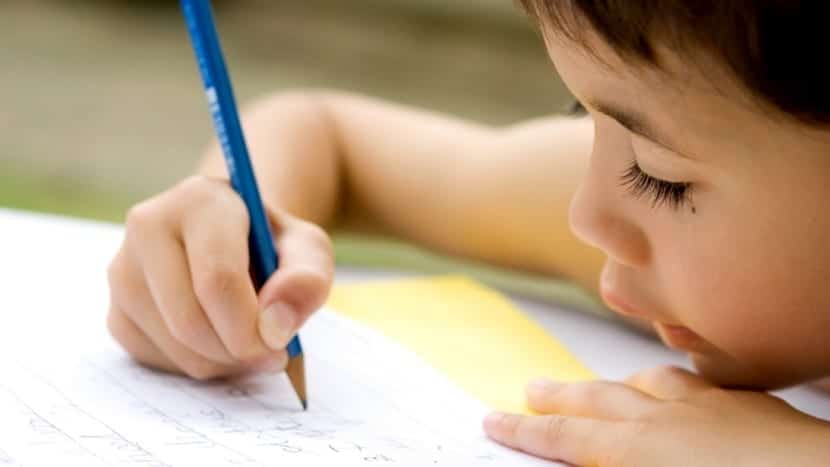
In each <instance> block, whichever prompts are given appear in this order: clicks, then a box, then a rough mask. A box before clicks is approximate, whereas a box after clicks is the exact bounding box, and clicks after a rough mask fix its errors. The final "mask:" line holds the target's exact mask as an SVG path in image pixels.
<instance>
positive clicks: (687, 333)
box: [600, 283, 706, 352]
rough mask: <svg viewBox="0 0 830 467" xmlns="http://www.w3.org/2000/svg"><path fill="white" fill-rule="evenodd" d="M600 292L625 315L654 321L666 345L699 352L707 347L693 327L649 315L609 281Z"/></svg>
mask: <svg viewBox="0 0 830 467" xmlns="http://www.w3.org/2000/svg"><path fill="white" fill-rule="evenodd" d="M600 294H601V295H602V299H603V301H605V303H606V304H607V305H608V307H609V308H611V309H612V310H614V311H616V312H617V313H619V314H621V315H624V316H631V317H634V318H639V319H645V320H647V321H651V322H652V326H653V327H654V330H655V331H656V332H657V334H658V335H659V336H660V339H661V340H662V341H663V343H665V344H666V346H668V347H670V348H672V349H676V350H681V351H686V352H698V351H703V350H704V349H705V348H706V341H705V340H703V338H702V337H700V335H698V334H697V333H695V332H694V331H692V330H691V329H689V328H687V327H685V326H681V325H679V324H670V323H666V322H663V321H660V320H659V319H657V318H656V317H653V316H649V315H648V314H646V313H645V312H644V311H643V310H642V309H640V308H638V307H636V306H634V305H632V304H631V302H629V301H628V300H626V299H624V298H622V296H621V294H619V293H617V292H615V291H614V290H613V289H612V288H611V287H608V286H607V283H602V284H601V286H600Z"/></svg>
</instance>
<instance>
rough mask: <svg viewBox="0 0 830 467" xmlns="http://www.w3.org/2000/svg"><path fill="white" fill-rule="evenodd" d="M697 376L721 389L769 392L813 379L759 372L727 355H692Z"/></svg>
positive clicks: (759, 370) (779, 373) (779, 370)
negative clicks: (698, 374)
mask: <svg viewBox="0 0 830 467" xmlns="http://www.w3.org/2000/svg"><path fill="white" fill-rule="evenodd" d="M691 360H692V363H693V364H694V366H695V368H696V369H697V371H698V373H700V375H701V376H702V377H704V378H705V379H706V380H708V381H709V382H711V383H713V384H716V385H718V386H720V387H725V388H731V389H746V390H753V391H770V390H775V389H781V388H785V387H788V386H793V385H795V384H800V383H803V382H806V381H807V380H809V379H810V378H805V377H804V376H803V375H798V374H796V373H795V372H793V371H781V370H782V369H781V368H776V369H772V368H764V369H761V368H758V367H754V366H751V365H747V364H744V363H741V362H739V361H737V360H735V359H733V358H732V357H729V356H727V355H724V354H718V355H716V356H712V355H703V354H691Z"/></svg>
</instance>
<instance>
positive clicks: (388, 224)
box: [202, 92, 601, 289]
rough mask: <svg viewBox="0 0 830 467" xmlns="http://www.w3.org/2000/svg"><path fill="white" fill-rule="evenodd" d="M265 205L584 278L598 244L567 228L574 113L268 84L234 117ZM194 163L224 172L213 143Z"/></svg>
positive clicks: (581, 161) (590, 283)
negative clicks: (443, 110)
mask: <svg viewBox="0 0 830 467" xmlns="http://www.w3.org/2000/svg"><path fill="white" fill-rule="evenodd" d="M244 124H245V128H246V132H247V136H248V140H249V145H250V148H251V154H252V158H253V161H254V165H255V166H256V167H257V174H258V177H259V179H260V185H261V189H262V191H263V198H264V200H265V202H266V203H267V204H270V205H272V206H280V207H281V208H283V209H286V210H288V211H289V212H291V213H293V214H295V215H297V216H299V217H302V218H305V219H308V220H311V221H313V222H315V223H318V224H320V225H323V226H325V227H333V226H337V225H340V226H351V227H358V228H362V229H368V230H373V231H377V232H381V233H385V234H390V235H394V236H396V237H399V238H403V239H406V240H410V241H414V242H416V243H419V244H421V245H424V246H427V247H430V248H433V249H436V250H439V251H444V252H448V253H451V254H455V255H460V256H465V257H469V258H474V259H478V260H483V261H488V262H491V263H495V264H500V265H504V266H509V267H514V268H519V269H524V270H529V271H536V272H540V273H546V274H554V275H559V276H562V277H566V278H569V279H572V280H575V281H577V282H578V283H580V284H582V285H584V286H586V287H588V288H591V289H593V288H595V287H596V277H597V273H598V270H599V266H600V264H601V255H600V253H598V252H597V251H596V250H593V249H591V248H588V247H586V246H584V245H583V244H581V243H580V242H578V241H577V240H576V239H575V238H574V237H573V235H572V234H571V233H570V230H569V228H568V222H567V213H568V205H569V201H570V197H571V195H572V194H573V192H574V190H575V189H576V185H577V184H578V182H579V180H580V179H581V177H582V173H583V171H584V170H585V167H586V165H587V159H588V154H589V152H590V146H591V143H592V138H593V130H592V125H591V122H590V121H588V120H586V119H570V118H548V119H539V120H533V121H528V122H524V123H521V124H518V125H515V126H511V127H505V128H492V127H487V126H482V125H478V124H475V123H471V122H468V121H463V120H459V119H454V118H449V117H446V116H442V115H438V114H434V113H428V112H424V111H420V110H415V109H411V108H407V107H403V106H398V105H393V104H389V103H384V102H380V101H377V100H372V99H368V98H364V97H359V96H354V95H349V94H343V93H335V92H298V93H288V94H280V95H277V96H275V97H271V98H269V99H267V100H264V101H261V102H259V103H258V104H256V105H255V106H254V107H252V108H251V109H250V111H249V112H248V113H247V114H246V117H245V123H244ZM202 172H203V173H205V174H208V175H213V176H223V177H224V176H226V175H225V169H224V165H223V164H222V161H221V158H220V154H219V152H218V149H217V148H216V147H215V146H214V147H213V148H211V149H210V151H209V152H208V155H207V156H206V159H205V162H204V164H203V169H202Z"/></svg>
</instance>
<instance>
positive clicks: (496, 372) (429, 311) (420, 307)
mask: <svg viewBox="0 0 830 467" xmlns="http://www.w3.org/2000/svg"><path fill="white" fill-rule="evenodd" d="M329 306H330V307H331V308H332V309H334V310H335V311H337V312H339V313H342V314H344V315H346V316H348V317H349V318H351V319H353V320H355V321H358V322H361V323H363V324H365V325H367V326H369V327H371V328H373V329H375V330H377V331H379V332H381V333H382V334H384V335H386V336H387V337H389V338H391V339H393V340H395V341H397V342H398V343H400V344H402V345H403V346H404V347H406V348H408V349H410V350H411V351H413V352H415V353H416V354H417V355H418V356H419V357H421V359H423V360H424V361H426V362H427V363H428V364H430V365H432V366H433V367H434V368H436V369H437V370H438V371H440V372H442V373H444V374H445V375H446V376H447V377H448V378H449V379H450V380H452V381H453V382H455V383H456V384H458V385H459V387H461V388H462V389H463V390H465V391H466V392H467V393H468V394H470V395H472V396H474V397H476V398H478V399H479V400H481V401H482V402H484V403H485V404H486V405H487V406H489V407H491V408H493V409H498V410H506V411H514V412H526V411H527V407H526V404H525V393H524V386H525V384H527V382H528V381H530V380H532V379H534V378H539V377H548V378H551V379H554V380H557V381H578V380H586V379H592V378H594V374H593V373H592V372H591V371H590V370H589V369H588V368H586V367H585V366H584V365H583V364H582V363H580V362H579V360H577V359H576V357H574V356H573V355H572V354H571V353H570V352H569V351H568V350H567V349H566V348H565V347H564V346H563V345H562V344H560V343H559V342H557V340H556V339H555V338H554V337H553V336H551V335H550V334H548V333H547V332H546V331H545V330H544V329H543V328H542V327H540V326H539V325H538V324H536V323H534V322H533V321H531V320H530V319H529V318H527V317H526V316H525V314H524V313H522V312H521V311H520V310H518V309H517V308H516V307H515V306H514V305H513V304H512V303H511V302H510V301H509V299H507V298H506V297H504V296H502V295H501V294H499V293H498V292H496V291H493V290H491V289H488V288H486V287H484V286H482V285H479V284H478V283H476V282H473V281H471V280H469V279H466V278H463V277H456V276H448V277H438V278H427V279H407V280H391V281H374V282H365V283H358V284H347V285H340V286H337V287H335V289H334V291H333V292H332V295H331V297H330V299H329Z"/></svg>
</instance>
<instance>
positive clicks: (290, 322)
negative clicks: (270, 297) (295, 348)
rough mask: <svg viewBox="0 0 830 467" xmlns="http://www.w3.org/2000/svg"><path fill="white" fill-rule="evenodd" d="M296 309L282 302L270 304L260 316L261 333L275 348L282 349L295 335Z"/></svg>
mask: <svg viewBox="0 0 830 467" xmlns="http://www.w3.org/2000/svg"><path fill="white" fill-rule="evenodd" d="M296 322H297V318H296V317H295V314H294V310H293V309H292V308H291V307H289V306H288V305H286V304H285V303H282V302H277V303H273V304H271V305H268V307H266V308H265V310H263V311H262V314H260V317H259V333H260V335H261V336H262V340H264V341H265V344H266V345H268V347H270V348H271V349H273V350H282V349H284V348H285V346H287V345H288V341H290V340H291V337H293V336H294V325H295V323H296Z"/></svg>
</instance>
